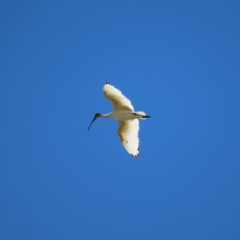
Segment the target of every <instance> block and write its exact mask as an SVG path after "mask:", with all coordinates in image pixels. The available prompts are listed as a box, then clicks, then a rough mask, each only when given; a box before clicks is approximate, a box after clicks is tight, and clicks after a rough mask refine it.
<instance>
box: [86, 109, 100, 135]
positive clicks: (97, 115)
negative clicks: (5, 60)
mask: <svg viewBox="0 0 240 240" xmlns="http://www.w3.org/2000/svg"><path fill="white" fill-rule="evenodd" d="M101 116H102V114H101V113H96V114H95V115H94V118H93V120H92V122H91V123H90V125H89V127H88V131H89V129H90V127H91V125H92V124H93V122H94V121H95V120H96V119H97V118H99V117H101Z"/></svg>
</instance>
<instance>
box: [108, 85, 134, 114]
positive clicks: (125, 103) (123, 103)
mask: <svg viewBox="0 0 240 240" xmlns="http://www.w3.org/2000/svg"><path fill="white" fill-rule="evenodd" d="M103 94H104V97H106V98H107V99H109V100H110V101H111V103H112V104H113V107H114V109H115V110H131V111H134V109H133V106H132V104H131V102H130V100H129V99H127V98H126V97H125V96H124V95H123V94H122V93H121V92H120V91H119V90H118V89H117V88H115V87H114V86H113V85H111V84H110V83H108V82H107V83H106V84H105V85H104V87H103Z"/></svg>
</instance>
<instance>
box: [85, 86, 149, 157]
mask: <svg viewBox="0 0 240 240" xmlns="http://www.w3.org/2000/svg"><path fill="white" fill-rule="evenodd" d="M103 94H104V96H105V97H106V98H107V99H109V100H110V101H111V103H112V105H113V111H112V112H111V113H108V114H101V113H96V114H95V116H94V118H93V120H92V122H91V123H90V125H89V127H88V130H89V129H90V127H91V125H92V123H93V122H94V121H95V120H96V119H97V118H114V119H116V120H117V121H118V130H117V134H118V136H119V137H120V140H121V142H122V144H123V146H124V147H125V149H126V150H127V152H128V153H129V154H131V155H132V156H134V157H137V156H138V155H139V147H140V145H139V138H138V131H139V121H138V119H146V118H150V116H148V115H146V114H145V113H144V112H134V109H133V106H132V104H131V102H130V100H129V99H127V98H126V97H125V96H124V95H123V94H122V93H121V92H120V91H119V90H118V89H117V88H115V87H114V86H113V85H111V84H110V83H109V82H106V84H105V85H104V87H103Z"/></svg>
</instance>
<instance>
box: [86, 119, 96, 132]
mask: <svg viewBox="0 0 240 240" xmlns="http://www.w3.org/2000/svg"><path fill="white" fill-rule="evenodd" d="M96 119H97V118H96V117H94V118H93V120H92V122H91V123H90V125H89V127H88V131H89V129H90V127H91V125H92V124H93V122H94V121H95V120H96Z"/></svg>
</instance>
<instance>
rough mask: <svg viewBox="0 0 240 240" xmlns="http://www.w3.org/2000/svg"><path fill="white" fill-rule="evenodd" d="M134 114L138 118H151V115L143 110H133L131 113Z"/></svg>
mask: <svg viewBox="0 0 240 240" xmlns="http://www.w3.org/2000/svg"><path fill="white" fill-rule="evenodd" d="M133 114H134V116H137V117H138V118H140V119H146V118H151V116H149V115H147V114H146V113H144V112H135V113H133Z"/></svg>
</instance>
